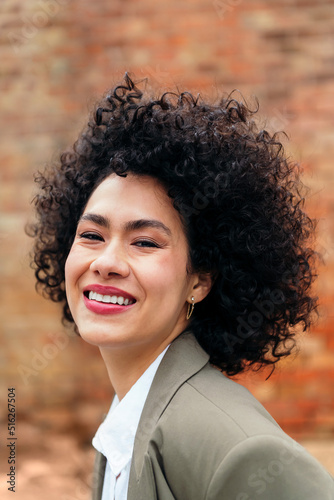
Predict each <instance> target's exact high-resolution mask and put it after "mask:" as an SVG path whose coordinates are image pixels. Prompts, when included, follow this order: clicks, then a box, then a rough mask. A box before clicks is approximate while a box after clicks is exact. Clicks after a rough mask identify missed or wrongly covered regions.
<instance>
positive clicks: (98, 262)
mask: <svg viewBox="0 0 334 500" xmlns="http://www.w3.org/2000/svg"><path fill="white" fill-rule="evenodd" d="M90 269H91V271H93V272H94V273H97V274H99V275H100V276H101V277H102V278H104V279H108V278H110V277H112V276H120V277H123V278H125V277H126V276H128V275H129V272H130V267H129V263H128V261H127V259H126V256H125V255H124V252H123V251H122V250H121V249H120V248H119V247H118V246H116V245H110V246H108V247H106V248H105V249H104V250H103V251H102V252H101V253H100V254H99V255H98V256H96V258H95V259H94V260H93V261H92V263H91V265H90Z"/></svg>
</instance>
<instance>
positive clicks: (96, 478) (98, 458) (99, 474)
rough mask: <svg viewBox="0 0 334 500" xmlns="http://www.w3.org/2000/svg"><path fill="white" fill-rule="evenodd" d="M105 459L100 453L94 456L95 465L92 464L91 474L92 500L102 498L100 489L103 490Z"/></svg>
mask: <svg viewBox="0 0 334 500" xmlns="http://www.w3.org/2000/svg"><path fill="white" fill-rule="evenodd" d="M106 463H107V461H106V457H105V456H104V455H103V454H102V453H100V452H99V451H98V452H96V455H95V463H94V472H93V485H92V487H93V495H92V500H101V498H102V489H103V481H104V473H105V468H106Z"/></svg>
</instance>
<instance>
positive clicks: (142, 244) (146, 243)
mask: <svg viewBox="0 0 334 500" xmlns="http://www.w3.org/2000/svg"><path fill="white" fill-rule="evenodd" d="M134 244H135V245H136V246H137V247H143V248H159V245H158V244H157V243H155V242H154V241H151V240H138V241H135V243H134Z"/></svg>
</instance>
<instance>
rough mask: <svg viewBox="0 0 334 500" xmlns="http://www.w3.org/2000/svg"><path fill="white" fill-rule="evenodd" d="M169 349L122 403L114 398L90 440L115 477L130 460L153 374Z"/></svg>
mask: <svg viewBox="0 0 334 500" xmlns="http://www.w3.org/2000/svg"><path fill="white" fill-rule="evenodd" d="M168 347H169V346H167V347H166V349H165V350H164V351H163V352H162V353H161V354H159V356H158V357H157V358H156V359H155V360H154V361H153V363H152V364H151V365H150V366H149V367H148V368H147V370H146V371H145V372H144V373H143V375H142V376H141V377H140V378H139V379H138V380H137V382H136V383H135V384H134V385H133V386H132V387H131V389H130V390H129V392H128V393H127V394H126V395H125V396H124V398H123V399H122V400H121V401H119V399H118V397H117V396H115V397H114V399H113V401H112V404H111V407H110V410H109V412H108V415H107V416H106V418H105V420H104V421H103V422H102V424H101V425H100V427H99V428H98V430H97V432H96V434H95V436H94V438H93V446H94V448H95V449H96V450H97V451H99V452H100V453H103V455H104V456H105V457H106V458H107V460H108V462H109V465H110V467H111V470H112V472H113V473H114V474H115V476H118V474H119V473H120V472H121V470H122V469H123V468H124V467H125V466H126V465H127V464H128V462H129V461H130V460H131V457H132V453H133V446H134V440H135V436H136V432H137V427H138V424H139V420H140V416H141V413H142V411H143V408H144V404H145V401H146V398H147V395H148V393H149V390H150V388H151V385H152V382H153V379H154V376H155V374H156V371H157V370H158V367H159V364H160V362H161V360H162V358H163V356H164V354H165V353H166V351H167V349H168Z"/></svg>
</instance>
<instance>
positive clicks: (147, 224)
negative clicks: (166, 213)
mask: <svg viewBox="0 0 334 500" xmlns="http://www.w3.org/2000/svg"><path fill="white" fill-rule="evenodd" d="M85 221H88V222H93V223H94V224H97V225H98V226H102V227H105V228H106V229H110V221H109V219H108V218H107V217H104V216H103V215H99V214H93V213H86V214H83V215H82V216H81V217H80V219H79V222H85ZM145 228H153V229H159V230H161V231H163V232H164V233H166V234H167V236H171V235H172V232H171V230H170V229H169V227H167V226H166V225H165V224H164V223H163V222H161V221H159V220H157V219H137V220H131V221H128V222H126V223H125V224H124V229H125V231H127V232H130V231H136V230H138V229H145Z"/></svg>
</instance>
